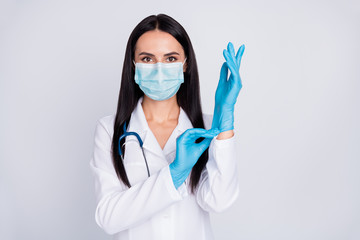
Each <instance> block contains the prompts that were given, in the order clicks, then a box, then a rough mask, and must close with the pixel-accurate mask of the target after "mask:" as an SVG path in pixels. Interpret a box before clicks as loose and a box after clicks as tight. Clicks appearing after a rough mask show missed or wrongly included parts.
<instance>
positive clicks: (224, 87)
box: [196, 43, 244, 212]
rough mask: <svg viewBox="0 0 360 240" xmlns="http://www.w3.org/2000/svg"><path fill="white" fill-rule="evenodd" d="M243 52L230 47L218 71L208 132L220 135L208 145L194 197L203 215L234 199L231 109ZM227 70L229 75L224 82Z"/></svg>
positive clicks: (238, 80) (238, 85)
mask: <svg viewBox="0 0 360 240" xmlns="http://www.w3.org/2000/svg"><path fill="white" fill-rule="evenodd" d="M243 52H244V45H242V46H241V47H240V48H239V50H238V52H237V54H236V55H235V51H234V47H233V45H232V44H231V43H229V44H228V47H227V50H224V52H223V54H224V57H225V60H226V62H225V63H224V64H223V65H222V67H221V71H220V79H219V83H218V87H217V89H216V93H215V108H214V116H213V120H212V125H211V126H212V128H218V129H219V130H220V134H219V135H218V136H217V138H216V139H214V140H213V141H212V143H211V145H210V148H209V160H208V163H207V164H206V170H204V171H203V173H202V175H201V178H200V185H199V189H198V191H197V195H196V199H197V202H198V204H199V205H200V206H201V207H202V208H203V209H204V210H206V211H215V212H220V211H223V210H225V209H226V208H227V207H229V206H230V205H231V204H232V203H233V202H234V201H235V200H236V198H237V196H238V189H239V183H238V174H237V166H236V165H237V164H236V162H237V159H236V156H237V155H236V145H235V137H234V131H233V129H234V106H235V103H236V99H237V97H238V95H239V92H240V90H241V88H242V83H241V79H240V74H239V68H240V63H241V58H242V55H243ZM229 70H230V73H231V74H230V76H229V78H228V71H229Z"/></svg>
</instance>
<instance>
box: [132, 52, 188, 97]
mask: <svg viewBox="0 0 360 240" xmlns="http://www.w3.org/2000/svg"><path fill="white" fill-rule="evenodd" d="M185 61H186V59H185ZM135 82H136V83H137V84H138V85H139V87H140V89H141V90H142V91H143V92H144V94H145V95H146V96H148V97H149V98H151V99H153V100H157V101H162V100H166V99H169V98H171V97H172V96H174V95H175V94H176V93H177V91H178V90H179V88H180V85H181V84H182V83H183V82H184V72H183V63H181V62H175V63H161V62H159V63H156V64H149V63H136V64H135Z"/></svg>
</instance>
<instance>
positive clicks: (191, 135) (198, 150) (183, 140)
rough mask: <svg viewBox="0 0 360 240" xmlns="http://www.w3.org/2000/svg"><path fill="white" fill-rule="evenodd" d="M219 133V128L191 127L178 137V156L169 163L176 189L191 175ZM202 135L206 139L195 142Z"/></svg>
mask: <svg viewBox="0 0 360 240" xmlns="http://www.w3.org/2000/svg"><path fill="white" fill-rule="evenodd" d="M217 134H219V130H218V129H210V130H205V129H202V128H191V129H188V130H186V131H185V132H184V133H183V134H181V135H180V136H179V137H178V139H177V140H176V157H175V160H174V161H173V162H172V163H171V164H170V165H169V168H170V173H171V177H172V180H173V182H174V186H175V188H176V189H177V188H178V187H179V186H180V185H181V184H182V183H183V182H184V181H185V180H186V178H187V177H188V176H189V174H190V172H191V169H192V168H193V166H194V165H195V163H196V162H197V160H198V159H199V157H200V156H201V154H203V152H204V151H205V150H206V149H207V148H208V147H209V145H210V143H211V140H212V139H213V138H214V137H215V136H216V135H217ZM200 137H204V138H205V139H204V140H203V141H201V142H200V143H195V140H196V139H198V138H200Z"/></svg>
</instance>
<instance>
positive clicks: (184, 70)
mask: <svg viewBox="0 0 360 240" xmlns="http://www.w3.org/2000/svg"><path fill="white" fill-rule="evenodd" d="M186 69H187V61H186V62H185V64H184V66H183V72H186Z"/></svg>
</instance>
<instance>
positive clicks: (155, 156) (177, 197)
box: [90, 98, 239, 240]
mask: <svg viewBox="0 0 360 240" xmlns="http://www.w3.org/2000/svg"><path fill="white" fill-rule="evenodd" d="M141 102H142V98H141V99H140V100H139V102H138V104H137V106H136V108H135V109H134V111H133V113H132V115H131V119H130V123H129V127H128V131H129V132H136V133H138V134H139V135H140V137H141V139H142V140H143V142H144V145H143V148H144V152H145V156H146V159H147V161H148V165H149V169H150V174H151V176H150V177H148V175H147V170H146V165H145V162H144V158H143V155H142V152H141V148H140V146H139V144H138V142H137V141H136V140H134V138H133V137H127V138H126V143H125V144H126V151H125V156H124V165H125V169H126V172H127V175H128V178H129V181H130V183H131V186H132V187H131V188H128V187H126V186H125V185H124V184H123V183H122V182H121V181H119V179H118V177H117V175H116V172H115V170H114V166H113V164H112V158H111V151H112V150H111V142H112V136H113V126H114V117H115V116H114V115H110V116H106V117H103V118H101V119H100V120H99V121H98V123H97V126H96V130H95V147H94V155H93V158H92V159H91V162H90V166H91V169H92V171H93V173H94V176H95V192H96V197H97V207H96V212H95V220H96V222H97V224H98V225H99V226H100V227H101V228H102V229H104V230H105V232H107V233H108V234H112V235H114V238H113V239H122V240H135V239H139V240H144V239H147V240H150V239H156V240H161V239H164V240H165V239H166V240H176V239H180V240H184V239H197V240H202V239H206V240H208V239H213V234H212V230H211V225H210V218H209V212H221V211H223V210H225V209H226V208H228V207H229V206H230V205H231V204H232V203H234V201H235V200H236V198H237V196H238V190H239V185H238V174H237V167H236V165H237V163H236V162H237V159H236V156H237V155H236V153H235V151H236V145H235V137H232V138H229V139H225V140H217V139H216V138H214V139H213V141H212V142H211V144H210V148H209V160H208V163H207V164H206V169H204V171H203V173H202V175H201V178H200V182H199V185H198V189H197V191H196V194H191V192H190V187H189V186H188V185H187V183H188V180H189V178H188V179H187V180H186V181H185V183H183V184H182V185H181V186H180V187H179V188H178V189H176V188H175V187H174V184H173V181H172V178H171V175H170V171H169V164H170V163H171V162H172V161H173V160H174V158H175V154H176V138H177V137H178V136H179V135H181V134H182V133H183V132H184V131H185V130H187V129H189V128H193V126H192V124H191V122H190V120H189V118H188V117H187V115H186V113H185V112H184V111H183V109H180V115H179V120H178V125H177V126H176V128H175V129H174V131H173V133H172V134H171V136H170V138H169V139H168V141H167V143H166V145H165V147H164V149H161V147H160V145H159V144H158V142H157V140H156V138H155V136H154V135H153V133H152V132H151V130H150V128H149V126H148V124H147V121H146V119H145V115H144V112H143V109H142V105H141ZM203 116H204V121H205V128H206V129H209V128H210V127H211V121H212V118H211V116H209V115H203Z"/></svg>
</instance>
